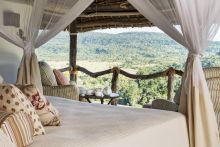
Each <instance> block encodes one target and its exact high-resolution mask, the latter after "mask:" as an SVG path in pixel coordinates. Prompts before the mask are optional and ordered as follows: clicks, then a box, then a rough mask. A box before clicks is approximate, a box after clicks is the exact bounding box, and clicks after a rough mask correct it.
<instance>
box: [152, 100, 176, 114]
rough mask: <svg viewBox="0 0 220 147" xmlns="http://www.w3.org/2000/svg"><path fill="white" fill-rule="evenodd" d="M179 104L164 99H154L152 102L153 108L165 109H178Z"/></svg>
mask: <svg viewBox="0 0 220 147" xmlns="http://www.w3.org/2000/svg"><path fill="white" fill-rule="evenodd" d="M178 107H179V105H177V104H176V103H173V102H171V101H168V100H164V99H156V100H154V101H153V102H152V108H153V109H160V110H167V111H178Z"/></svg>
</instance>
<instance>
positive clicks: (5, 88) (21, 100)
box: [0, 84, 45, 135]
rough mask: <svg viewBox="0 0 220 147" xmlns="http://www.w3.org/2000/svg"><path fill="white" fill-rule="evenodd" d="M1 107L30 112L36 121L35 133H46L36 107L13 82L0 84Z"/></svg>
mask: <svg viewBox="0 0 220 147" xmlns="http://www.w3.org/2000/svg"><path fill="white" fill-rule="evenodd" d="M0 109H4V110H6V111H8V112H19V111H24V112H26V113H27V114H29V115H30V116H31V118H32V121H33V123H34V135H40V134H45V130H44V128H43V126H42V124H41V122H40V119H39V116H38V115H37V113H36V111H35V109H34V107H33V106H32V104H31V102H30V101H29V100H28V98H27V97H26V96H25V95H24V94H23V93H22V92H21V91H20V90H19V89H18V88H17V87H16V86H14V85H12V84H0Z"/></svg>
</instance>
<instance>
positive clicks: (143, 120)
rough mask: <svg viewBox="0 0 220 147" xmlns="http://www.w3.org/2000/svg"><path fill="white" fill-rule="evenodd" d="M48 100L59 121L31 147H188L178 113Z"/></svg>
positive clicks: (54, 99) (185, 128)
mask: <svg viewBox="0 0 220 147" xmlns="http://www.w3.org/2000/svg"><path fill="white" fill-rule="evenodd" d="M48 99H49V100H50V101H51V102H52V103H53V105H54V106H55V107H57V109H58V110H59V111H60V113H61V123H62V124H61V126H59V127H46V133H47V134H46V135H41V136H36V137H35V138H34V143H33V144H32V145H31V147H189V142H188V135H187V125H186V120H185V117H184V116H183V115H181V114H179V113H176V112H168V111H161V110H153V109H140V108H139V109H138V108H127V107H117V106H107V105H101V104H89V103H83V102H77V101H72V100H67V99H64V98H56V97H48Z"/></svg>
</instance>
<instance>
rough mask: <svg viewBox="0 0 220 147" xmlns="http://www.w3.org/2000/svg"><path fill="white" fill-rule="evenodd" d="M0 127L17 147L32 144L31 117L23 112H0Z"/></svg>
mask: <svg viewBox="0 0 220 147" xmlns="http://www.w3.org/2000/svg"><path fill="white" fill-rule="evenodd" d="M0 122H1V123H0V125H1V129H2V130H3V132H4V133H5V134H6V135H7V136H8V137H9V138H10V140H11V141H12V143H14V144H15V145H16V146H17V147H26V146H28V145H30V144H32V143H33V137H34V126H33V123H32V119H31V117H30V116H29V115H28V114H27V113H25V112H23V111H20V112H16V113H9V112H6V111H1V110H0Z"/></svg>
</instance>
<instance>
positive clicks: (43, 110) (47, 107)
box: [17, 84, 60, 126]
mask: <svg viewBox="0 0 220 147" xmlns="http://www.w3.org/2000/svg"><path fill="white" fill-rule="evenodd" d="M17 86H18V87H19V88H20V89H21V91H22V92H23V93H24V94H25V95H26V96H27V98H28V99H29V100H30V101H31V103H32V105H33V106H34V108H35V110H36V112H37V114H38V116H39V117H40V120H41V123H42V124H43V125H45V126H57V125H60V119H59V112H58V110H57V109H56V108H55V107H54V106H53V105H52V104H51V103H50V102H49V101H48V100H47V99H46V98H45V97H44V96H43V94H41V93H40V91H39V90H38V89H37V87H36V86H34V85H33V84H29V85H23V86H21V85H17Z"/></svg>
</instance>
